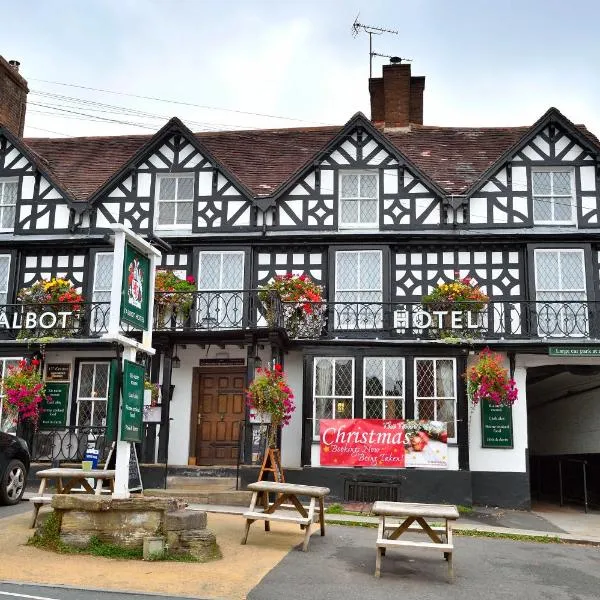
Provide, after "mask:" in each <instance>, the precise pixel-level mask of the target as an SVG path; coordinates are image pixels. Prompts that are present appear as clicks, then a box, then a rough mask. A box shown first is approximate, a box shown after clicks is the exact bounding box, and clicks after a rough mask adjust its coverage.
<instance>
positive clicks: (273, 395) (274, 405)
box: [246, 364, 296, 448]
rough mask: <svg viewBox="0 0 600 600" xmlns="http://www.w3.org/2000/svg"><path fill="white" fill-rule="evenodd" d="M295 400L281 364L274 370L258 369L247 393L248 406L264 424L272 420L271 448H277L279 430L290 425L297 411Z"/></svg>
mask: <svg viewBox="0 0 600 600" xmlns="http://www.w3.org/2000/svg"><path fill="white" fill-rule="evenodd" d="M293 399H294V394H293V393H292V390H291V389H290V387H289V386H288V384H287V381H286V376H285V373H284V372H283V369H282V367H281V365H280V364H275V365H274V366H273V368H272V369H268V368H267V369H264V368H259V369H257V374H256V377H255V378H254V379H253V380H252V382H251V383H250V385H249V386H248V390H247V391H246V404H247V405H248V408H249V409H250V410H251V412H252V413H254V415H255V417H257V416H259V415H260V416H262V417H263V419H264V420H263V421H262V422H267V421H268V419H270V423H271V426H270V428H269V439H268V447H269V448H274V447H275V441H276V439H277V430H278V428H279V427H285V426H286V425H288V424H289V422H290V419H291V418H292V413H293V412H294V410H296V407H295V405H294V402H293ZM265 417H267V418H265Z"/></svg>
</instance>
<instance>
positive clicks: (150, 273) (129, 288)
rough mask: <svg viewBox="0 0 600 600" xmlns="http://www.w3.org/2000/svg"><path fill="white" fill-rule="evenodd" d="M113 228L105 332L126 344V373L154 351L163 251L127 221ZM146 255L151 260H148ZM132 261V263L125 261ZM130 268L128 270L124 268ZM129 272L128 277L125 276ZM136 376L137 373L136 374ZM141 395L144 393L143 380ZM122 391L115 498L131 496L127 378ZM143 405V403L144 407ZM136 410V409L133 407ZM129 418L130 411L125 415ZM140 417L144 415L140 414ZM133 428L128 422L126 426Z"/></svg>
mask: <svg viewBox="0 0 600 600" xmlns="http://www.w3.org/2000/svg"><path fill="white" fill-rule="evenodd" d="M111 227H112V229H113V231H114V240H113V246H114V262H113V273H112V287H111V295H110V317H109V325H108V331H107V333H106V334H105V335H103V336H102V337H103V339H105V340H107V341H112V342H117V343H118V344H121V345H122V346H123V357H122V365H121V372H122V373H125V364H126V361H129V363H135V358H136V353H137V352H138V351H141V352H144V353H146V354H149V355H154V353H155V351H154V348H153V347H152V325H153V323H152V315H153V313H154V274H155V272H156V261H157V260H158V259H160V257H161V253H160V252H159V251H158V250H157V249H156V248H154V247H153V246H151V245H150V244H149V243H148V242H146V241H145V240H144V239H143V238H141V237H140V236H139V235H136V234H135V233H133V232H132V231H131V230H129V229H128V228H127V227H125V226H124V225H121V224H120V223H116V224H113V225H111ZM146 259H147V261H148V262H146ZM126 260H127V261H129V263H130V264H128V265H125V262H126ZM125 269H127V271H126V270H125ZM125 273H127V277H125ZM122 322H124V323H125V324H127V325H128V326H129V327H130V328H133V329H137V330H140V331H141V332H142V341H141V343H140V342H138V341H137V340H134V339H132V338H130V337H127V336H125V335H123V333H122V332H121V328H122ZM134 377H135V375H134ZM141 385H142V396H143V381H142V382H141ZM120 389H121V393H120V394H119V397H118V402H119V420H118V423H117V424H116V426H117V442H116V460H115V471H116V472H115V489H114V493H113V497H114V498H128V497H129V487H128V481H129V460H130V453H131V442H130V441H125V440H123V437H128V436H127V435H126V436H124V435H123V418H124V406H125V407H127V401H128V400H129V398H127V397H125V395H126V394H127V387H126V385H125V381H123V382H121V386H120ZM142 409H143V407H141V406H140V408H139V410H140V411H141V410H142ZM132 410H137V409H135V408H134V409H132ZM126 418H127V415H126ZM140 420H141V415H140ZM127 428H129V429H131V426H130V425H128V424H126V427H125V429H127Z"/></svg>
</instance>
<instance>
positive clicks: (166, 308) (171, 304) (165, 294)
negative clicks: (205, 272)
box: [154, 270, 196, 327]
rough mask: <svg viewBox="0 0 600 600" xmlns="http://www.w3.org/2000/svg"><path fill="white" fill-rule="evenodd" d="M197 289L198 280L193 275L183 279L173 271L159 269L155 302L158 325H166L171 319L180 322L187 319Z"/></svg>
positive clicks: (155, 285) (155, 282)
mask: <svg viewBox="0 0 600 600" xmlns="http://www.w3.org/2000/svg"><path fill="white" fill-rule="evenodd" d="M195 291H196V280H195V279H194V276H193V275H188V276H187V277H186V278H185V279H182V278H181V277H178V276H177V275H175V273H174V272H173V271H168V270H160V271H157V272H156V277H155V280H154V304H155V306H156V314H157V318H158V326H159V327H164V326H165V324H166V323H167V320H170V319H174V320H175V321H176V322H179V323H181V322H183V321H185V320H186V319H187V318H188V317H189V315H190V310H191V308H192V305H193V304H194V294H193V292H195Z"/></svg>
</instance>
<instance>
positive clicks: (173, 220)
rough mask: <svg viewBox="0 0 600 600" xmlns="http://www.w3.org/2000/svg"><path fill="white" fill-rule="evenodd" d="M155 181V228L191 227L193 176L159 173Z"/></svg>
mask: <svg viewBox="0 0 600 600" xmlns="http://www.w3.org/2000/svg"><path fill="white" fill-rule="evenodd" d="M156 183H157V212H158V217H157V221H156V226H157V228H158V229H172V228H186V229H187V228H189V227H191V226H192V218H193V215H194V176H193V175H159V176H158V177H157V180H156Z"/></svg>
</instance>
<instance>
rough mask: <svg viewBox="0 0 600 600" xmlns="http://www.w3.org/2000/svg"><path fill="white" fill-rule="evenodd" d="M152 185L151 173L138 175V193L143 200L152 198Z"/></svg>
mask: <svg viewBox="0 0 600 600" xmlns="http://www.w3.org/2000/svg"><path fill="white" fill-rule="evenodd" d="M151 185H152V176H151V175H150V173H138V174H137V193H138V196H140V197H141V198H148V197H149V196H150V187H151Z"/></svg>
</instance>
